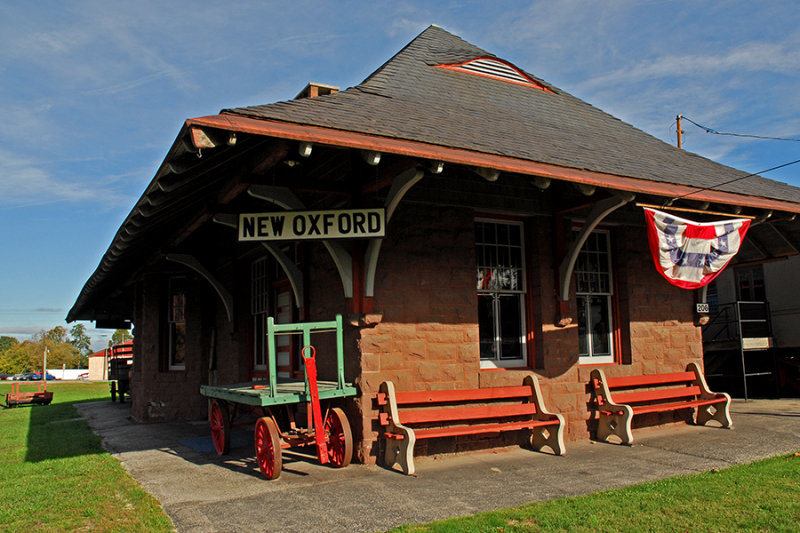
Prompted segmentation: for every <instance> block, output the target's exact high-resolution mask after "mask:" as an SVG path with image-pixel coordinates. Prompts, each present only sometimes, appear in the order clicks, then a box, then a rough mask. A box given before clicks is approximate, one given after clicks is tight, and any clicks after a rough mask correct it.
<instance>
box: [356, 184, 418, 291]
mask: <svg viewBox="0 0 800 533" xmlns="http://www.w3.org/2000/svg"><path fill="white" fill-rule="evenodd" d="M424 175H425V171H424V170H422V169H420V168H410V169H408V170H406V171H405V172H403V173H401V174H399V175H398V176H397V177H396V178H395V179H394V180H393V181H392V186H391V188H390V189H389V194H388V195H387V196H386V201H385V206H386V225H387V226H388V225H389V220H390V219H391V218H392V215H393V214H394V211H395V209H396V208H397V205H398V204H399V203H400V200H402V199H403V197H404V196H405V195H406V193H407V192H408V191H409V190H410V189H411V187H413V186H414V185H416V184H417V183H418V182H419V180H421V179H422V177H423V176H424ZM381 243H383V239H370V241H369V244H368V245H367V251H366V252H365V253H364V263H365V265H364V266H365V268H364V270H365V272H364V296H365V297H367V298H372V297H374V296H375V271H376V270H377V268H378V256H379V255H380V253H381Z"/></svg>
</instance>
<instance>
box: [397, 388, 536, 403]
mask: <svg viewBox="0 0 800 533" xmlns="http://www.w3.org/2000/svg"><path fill="white" fill-rule="evenodd" d="M532 394H533V393H532V391H531V388H530V387H528V386H524V385H522V386H519V387H495V388H486V389H462V390H441V391H416V392H398V393H396V394H395V400H396V401H397V405H408V404H415V403H439V402H442V403H444V402H469V401H481V400H502V399H505V398H522V397H526V396H531V395H532Z"/></svg>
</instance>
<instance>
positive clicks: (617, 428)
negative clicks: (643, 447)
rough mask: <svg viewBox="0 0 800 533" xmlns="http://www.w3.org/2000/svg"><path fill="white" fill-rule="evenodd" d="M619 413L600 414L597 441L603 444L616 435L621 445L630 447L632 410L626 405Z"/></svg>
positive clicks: (631, 441)
mask: <svg viewBox="0 0 800 533" xmlns="http://www.w3.org/2000/svg"><path fill="white" fill-rule="evenodd" d="M622 407H624V408H625V409H624V410H623V411H622V412H621V413H612V414H604V413H600V418H599V420H598V426H597V439H598V440H600V441H603V442H606V441H607V440H608V437H610V436H611V435H616V436H617V437H619V438H620V439H621V440H622V444H626V445H628V446H630V445H631V444H633V433H632V432H631V420H632V419H633V410H631V408H630V407H629V406H627V405H625V406H622Z"/></svg>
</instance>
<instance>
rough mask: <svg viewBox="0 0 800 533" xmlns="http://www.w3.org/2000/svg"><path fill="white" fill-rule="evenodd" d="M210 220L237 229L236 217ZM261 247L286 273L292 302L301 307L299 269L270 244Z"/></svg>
mask: <svg viewBox="0 0 800 533" xmlns="http://www.w3.org/2000/svg"><path fill="white" fill-rule="evenodd" d="M212 220H213V221H214V222H216V223H217V224H222V225H223V226H229V227H231V228H234V229H237V228H238V220H237V217H236V215H214V218H213V219H212ZM261 245H262V246H263V247H264V248H266V249H267V251H268V252H269V253H270V254H272V257H274V258H275V260H276V261H277V262H278V264H279V265H281V267H283V271H284V272H286V277H287V278H289V283H290V284H291V286H292V292H293V293H294V301H295V303H296V304H297V307H303V273H302V272H301V271H300V269H299V268H297V265H296V264H294V261H292V260H291V259H290V258H289V256H288V255H286V254H285V253H283V250H281V249H280V248H278V247H277V246H275V245H274V244H272V243H270V242H262V243H261Z"/></svg>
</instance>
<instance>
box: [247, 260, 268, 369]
mask: <svg viewBox="0 0 800 533" xmlns="http://www.w3.org/2000/svg"><path fill="white" fill-rule="evenodd" d="M250 313H251V314H252V315H253V370H254V371H262V372H263V371H266V370H267V316H269V279H268V276H267V258H266V257H262V258H261V259H257V260H256V261H254V262H253V264H252V265H251V267H250Z"/></svg>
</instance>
